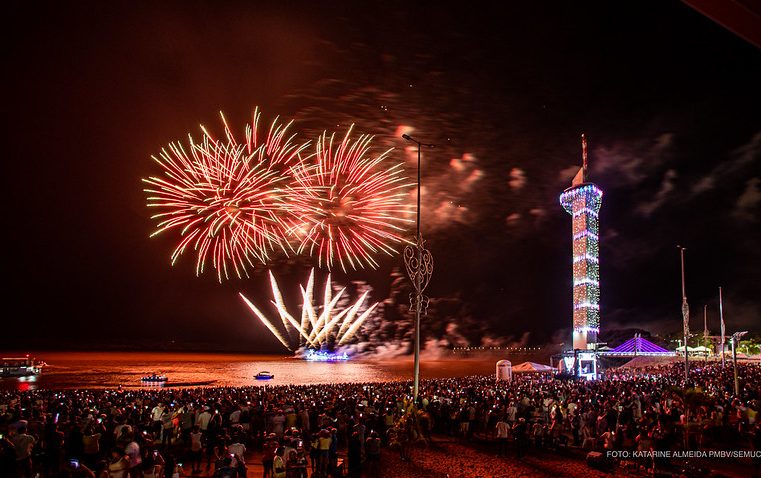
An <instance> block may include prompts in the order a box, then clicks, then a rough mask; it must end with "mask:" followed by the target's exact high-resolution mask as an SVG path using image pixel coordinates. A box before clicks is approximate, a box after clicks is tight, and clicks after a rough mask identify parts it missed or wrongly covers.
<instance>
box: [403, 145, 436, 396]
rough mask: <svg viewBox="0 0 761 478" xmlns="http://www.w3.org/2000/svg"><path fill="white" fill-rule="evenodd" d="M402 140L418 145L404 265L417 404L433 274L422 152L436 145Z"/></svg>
mask: <svg viewBox="0 0 761 478" xmlns="http://www.w3.org/2000/svg"><path fill="white" fill-rule="evenodd" d="M402 138H404V139H406V140H407V141H410V142H412V143H415V144H416V145H417V210H416V211H417V212H416V216H417V225H416V234H415V244H414V245H412V244H410V245H408V246H406V247H405V248H404V265H405V267H406V268H407V275H408V276H409V277H410V280H411V281H412V286H413V288H414V289H415V291H414V293H413V294H410V306H411V307H414V309H415V363H414V372H413V373H414V380H413V388H412V396H413V401H414V402H415V403H416V404H417V399H418V392H419V390H420V315H421V314H422V313H423V309H427V308H428V297H425V296H424V295H423V291H424V290H425V288H426V287H427V286H428V282H429V281H430V280H431V274H432V273H433V255H431V251H429V250H428V249H426V248H425V241H424V240H423V235H422V234H421V233H420V152H421V149H422V148H423V147H426V148H433V147H434V145H432V144H427V143H421V142H420V141H418V140H416V139H414V138H412V137H410V135H408V134H403V135H402Z"/></svg>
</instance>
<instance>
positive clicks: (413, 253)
mask: <svg viewBox="0 0 761 478" xmlns="http://www.w3.org/2000/svg"><path fill="white" fill-rule="evenodd" d="M404 265H405V267H406V268H407V275H408V276H409V278H410V280H411V281H412V286H413V288H414V292H412V293H411V294H410V308H412V309H416V308H417V306H418V301H420V302H419V304H420V309H421V312H422V313H423V315H426V314H427V312H428V303H429V298H428V297H427V296H425V295H424V294H423V291H424V290H425V288H426V287H428V282H430V280H431V275H432V274H433V254H431V251H429V250H428V249H426V248H425V240H423V235H422V234H419V235H418V238H417V243H416V244H410V245H408V246H406V247H405V248H404Z"/></svg>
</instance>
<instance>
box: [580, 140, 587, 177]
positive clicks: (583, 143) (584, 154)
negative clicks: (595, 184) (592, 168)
mask: <svg viewBox="0 0 761 478" xmlns="http://www.w3.org/2000/svg"><path fill="white" fill-rule="evenodd" d="M581 159H582V166H581V168H582V170H583V171H584V172H583V173H582V175H583V178H584V179H583V181H584V182H586V180H587V137H586V136H584V133H581Z"/></svg>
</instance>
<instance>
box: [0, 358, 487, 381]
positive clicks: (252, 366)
mask: <svg viewBox="0 0 761 478" xmlns="http://www.w3.org/2000/svg"><path fill="white" fill-rule="evenodd" d="M34 356H35V357H36V358H37V359H38V360H43V361H45V362H46V363H47V364H48V365H47V366H46V367H44V369H43V372H42V374H40V375H38V376H37V377H33V378H26V379H19V378H3V379H0V389H2V390H14V389H16V390H19V389H20V390H28V389H41V388H46V389H67V388H115V387H118V386H119V385H121V386H122V387H124V388H136V387H143V385H141V383H140V378H141V377H143V376H145V375H150V374H152V373H162V374H165V375H167V376H168V377H169V382H168V384H167V386H185V387H191V386H235V387H240V386H250V385H263V384H268V385H299V384H302V385H306V384H319V383H336V382H369V381H373V382H378V381H381V382H383V381H391V380H406V379H410V378H411V377H412V358H411V357H409V358H407V357H405V358H401V359H394V360H377V359H358V360H357V359H355V360H349V361H346V362H332V363H325V362H322V363H321V362H307V361H304V360H300V359H294V358H291V357H283V356H279V355H232V354H211V353H179V352H37V353H35V354H34ZM260 371H268V372H270V373H273V374H274V375H275V378H274V379H273V380H269V381H260V380H256V379H255V378H254V376H255V375H256V374H257V373H258V372H260ZM491 373H494V360H493V359H492V358H488V357H484V358H482V359H463V358H461V357H454V356H453V357H452V358H444V359H440V358H439V359H436V360H426V359H424V360H423V361H422V365H421V376H422V377H423V378H426V377H428V378H442V377H459V376H465V375H475V374H491Z"/></svg>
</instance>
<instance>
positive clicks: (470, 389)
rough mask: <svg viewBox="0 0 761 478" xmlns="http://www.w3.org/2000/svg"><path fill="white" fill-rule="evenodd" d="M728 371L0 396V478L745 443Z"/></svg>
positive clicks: (741, 398) (342, 470)
mask: <svg viewBox="0 0 761 478" xmlns="http://www.w3.org/2000/svg"><path fill="white" fill-rule="evenodd" d="M740 375H741V377H742V382H741V390H740V393H739V394H737V395H735V393H734V378H733V375H732V370H731V368H729V367H727V368H723V367H721V365H720V364H706V365H703V366H702V367H701V368H697V367H696V368H694V369H693V370H692V371H691V381H692V383H691V384H688V386H684V385H685V384H684V383H683V369H682V368H680V364H675V365H668V366H664V367H661V368H658V369H650V370H644V371H638V372H637V373H632V372H615V371H614V372H611V373H609V374H608V375H607V376H606V377H605V378H604V379H602V380H597V381H576V380H558V379H556V378H553V377H552V376H537V375H516V376H515V377H514V379H513V380H512V381H510V382H505V381H495V379H494V377H483V376H479V377H462V378H451V379H432V380H425V381H423V382H422V383H421V387H420V399H419V401H418V403H413V402H412V398H411V386H410V383H409V382H390V383H344V384H325V385H310V386H257V387H241V388H229V387H203V388H193V389H175V388H155V389H129V390H128V389H116V390H59V391H56V390H27V391H8V392H0V476H3V477H6V476H7V477H18V478H34V477H36V476H38V474H39V476H41V477H59V476H61V477H86V478H95V477H97V478H158V477H166V478H173V477H179V476H190V475H203V476H215V477H225V478H238V477H244V476H246V473H247V467H250V463H251V459H252V456H253V455H252V451H256V456H257V457H258V456H261V460H260V464H261V468H262V469H263V478H267V477H273V478H297V477H298V478H301V477H305V478H306V477H308V476H312V477H318V478H320V477H329V476H347V475H348V476H354V477H359V476H380V474H381V472H382V469H383V468H384V467H383V462H382V453H381V451H382V449H386V450H388V449H394V450H397V451H396V452H398V453H399V456H400V458H401V460H414V456H415V453H419V451H417V450H419V449H421V448H424V447H426V446H429V445H430V444H431V442H432V441H433V440H435V439H437V438H436V437H441V436H447V435H449V436H450V437H452V438H450V439H456V440H461V441H462V443H464V444H470V443H472V444H476V443H478V444H479V445H481V446H483V445H484V444H485V445H486V446H492V444H493V446H494V451H495V452H496V453H498V454H500V455H503V456H508V457H510V459H514V458H520V457H522V456H524V455H525V454H527V453H529V454H530V453H538V451H537V450H541V452H542V453H544V452H547V451H549V452H552V451H555V450H561V449H564V448H574V447H576V448H578V449H579V450H673V449H683V450H700V449H718V448H720V449H731V450H741V449H756V450H759V449H761V441H760V440H761V428H759V423H758V422H757V413H758V409H759V408H758V407H759V399H761V396H760V395H759V394H761V366H759V365H758V364H741V365H740ZM396 452H395V453H396ZM384 453H387V452H384ZM247 460H249V465H247ZM257 462H259V460H258V459H257ZM758 464H759V463H758V461H756V462H755V466H756V467H757V466H758ZM639 465H641V466H644V467H648V468H652V467H657V466H666V465H667V463H659V461H658V460H657V459H652V458H650V459H646V460H642V462H641V463H639Z"/></svg>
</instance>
